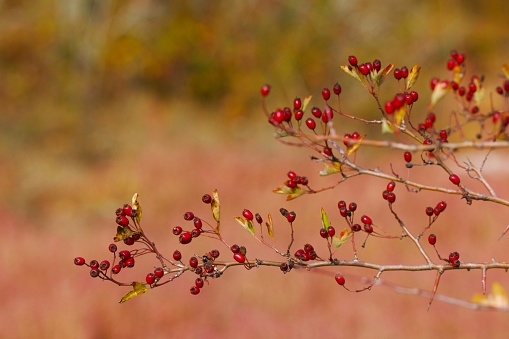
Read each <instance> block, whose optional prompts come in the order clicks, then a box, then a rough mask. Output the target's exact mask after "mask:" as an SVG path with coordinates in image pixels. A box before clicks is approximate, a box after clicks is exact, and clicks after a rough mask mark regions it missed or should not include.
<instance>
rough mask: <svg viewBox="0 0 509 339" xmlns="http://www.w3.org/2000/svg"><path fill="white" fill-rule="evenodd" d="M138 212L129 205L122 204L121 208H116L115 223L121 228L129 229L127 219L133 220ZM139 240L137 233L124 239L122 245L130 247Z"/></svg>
mask: <svg viewBox="0 0 509 339" xmlns="http://www.w3.org/2000/svg"><path fill="white" fill-rule="evenodd" d="M137 213H138V211H137V210H135V209H133V208H132V206H131V205H129V204H124V206H123V207H122V208H117V210H116V211H115V215H116V216H117V217H116V219H115V222H116V223H117V224H118V225H119V226H121V227H129V219H128V218H131V220H133V218H135V217H136V215H137ZM138 240H140V234H139V233H133V234H132V235H130V236H129V237H127V238H125V239H124V244H126V245H128V246H131V245H134V243H135V242H136V241H138Z"/></svg>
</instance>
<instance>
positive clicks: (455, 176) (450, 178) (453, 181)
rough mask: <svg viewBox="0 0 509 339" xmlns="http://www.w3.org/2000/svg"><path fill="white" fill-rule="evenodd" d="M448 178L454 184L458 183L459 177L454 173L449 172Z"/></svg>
mask: <svg viewBox="0 0 509 339" xmlns="http://www.w3.org/2000/svg"><path fill="white" fill-rule="evenodd" d="M449 180H450V181H451V182H452V183H453V184H454V185H459V184H460V177H458V176H457V175H456V174H451V175H450V176H449Z"/></svg>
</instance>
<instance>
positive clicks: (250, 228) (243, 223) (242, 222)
mask: <svg viewBox="0 0 509 339" xmlns="http://www.w3.org/2000/svg"><path fill="white" fill-rule="evenodd" d="M235 220H237V222H238V223H239V224H240V225H241V226H242V227H244V228H245V229H246V231H248V232H249V233H251V235H255V229H254V227H253V223H252V222H251V221H250V220H248V219H243V218H241V217H235Z"/></svg>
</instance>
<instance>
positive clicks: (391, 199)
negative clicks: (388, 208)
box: [387, 192, 396, 204]
mask: <svg viewBox="0 0 509 339" xmlns="http://www.w3.org/2000/svg"><path fill="white" fill-rule="evenodd" d="M387 201H388V202H390V203H391V204H392V203H393V202H395V201H396V194H394V192H389V193H387Z"/></svg>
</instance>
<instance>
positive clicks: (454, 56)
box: [447, 50, 465, 71]
mask: <svg viewBox="0 0 509 339" xmlns="http://www.w3.org/2000/svg"><path fill="white" fill-rule="evenodd" d="M464 62H465V54H462V53H458V51H456V50H452V51H451V59H449V60H447V69H448V70H450V71H452V70H453V69H454V68H456V67H457V66H461V65H463V63H464Z"/></svg>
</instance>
